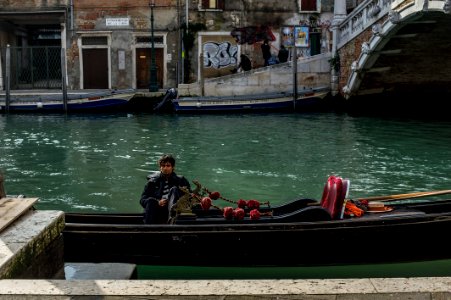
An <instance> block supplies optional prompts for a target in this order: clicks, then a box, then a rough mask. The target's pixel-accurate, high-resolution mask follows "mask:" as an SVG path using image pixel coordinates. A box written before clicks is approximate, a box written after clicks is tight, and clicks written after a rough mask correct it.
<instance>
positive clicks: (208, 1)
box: [201, 0, 225, 10]
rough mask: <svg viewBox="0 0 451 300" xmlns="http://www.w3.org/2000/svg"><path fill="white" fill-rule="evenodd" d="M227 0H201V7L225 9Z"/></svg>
mask: <svg viewBox="0 0 451 300" xmlns="http://www.w3.org/2000/svg"><path fill="white" fill-rule="evenodd" d="M224 2H225V0H201V9H222V10H223V9H224Z"/></svg>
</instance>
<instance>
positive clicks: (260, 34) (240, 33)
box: [230, 26, 276, 45]
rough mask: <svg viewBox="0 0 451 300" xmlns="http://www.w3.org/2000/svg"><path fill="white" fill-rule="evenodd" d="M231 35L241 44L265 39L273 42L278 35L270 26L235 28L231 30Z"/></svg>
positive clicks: (250, 43)
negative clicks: (275, 34)
mask: <svg viewBox="0 0 451 300" xmlns="http://www.w3.org/2000/svg"><path fill="white" fill-rule="evenodd" d="M230 35H231V36H233V37H234V38H235V40H236V42H237V43H238V44H240V45H243V44H246V43H247V44H249V45H252V44H254V43H257V42H263V41H264V40H265V39H267V40H268V41H272V42H273V41H275V40H276V37H275V36H274V34H273V33H272V31H271V29H270V28H269V27H268V26H248V27H241V28H235V29H233V30H232V32H230Z"/></svg>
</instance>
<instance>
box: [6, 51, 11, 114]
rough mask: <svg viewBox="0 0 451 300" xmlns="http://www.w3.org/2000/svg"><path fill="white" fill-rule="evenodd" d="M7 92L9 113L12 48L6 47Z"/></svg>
mask: <svg viewBox="0 0 451 300" xmlns="http://www.w3.org/2000/svg"><path fill="white" fill-rule="evenodd" d="M5 67H6V68H5V90H6V100H5V102H6V103H5V106H6V112H7V113H8V112H9V104H10V102H11V80H10V78H11V47H10V45H9V44H8V45H6V62H5Z"/></svg>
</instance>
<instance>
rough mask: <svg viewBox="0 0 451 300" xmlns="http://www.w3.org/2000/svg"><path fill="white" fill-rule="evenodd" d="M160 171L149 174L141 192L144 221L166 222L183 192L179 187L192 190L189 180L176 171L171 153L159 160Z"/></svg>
mask: <svg viewBox="0 0 451 300" xmlns="http://www.w3.org/2000/svg"><path fill="white" fill-rule="evenodd" d="M158 165H159V167H160V172H158V173H156V174H154V175H151V176H148V181H147V183H146V185H145V187H144V191H143V192H142V194H141V199H140V204H141V206H142V207H143V208H144V223H146V224H164V223H167V221H168V218H169V210H170V209H171V207H172V206H173V205H174V204H175V203H176V202H177V200H178V199H179V198H180V196H181V195H182V194H183V193H182V191H180V189H179V187H186V188H188V190H190V191H191V186H190V184H189V182H188V180H187V179H186V178H185V177H183V176H178V175H177V174H176V173H175V172H174V169H175V158H174V157H173V156H172V155H170V154H165V155H163V156H162V157H161V158H160V159H159V160H158Z"/></svg>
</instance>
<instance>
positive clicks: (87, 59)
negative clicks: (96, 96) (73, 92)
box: [83, 49, 109, 89]
mask: <svg viewBox="0 0 451 300" xmlns="http://www.w3.org/2000/svg"><path fill="white" fill-rule="evenodd" d="M108 72H109V68H108V49H83V88H85V89H108Z"/></svg>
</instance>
